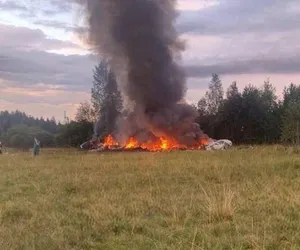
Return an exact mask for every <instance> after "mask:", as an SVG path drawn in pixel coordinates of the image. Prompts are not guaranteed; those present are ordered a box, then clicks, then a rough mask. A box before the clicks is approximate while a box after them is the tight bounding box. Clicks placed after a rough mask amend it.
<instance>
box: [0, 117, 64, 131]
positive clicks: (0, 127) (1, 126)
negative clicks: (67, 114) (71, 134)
mask: <svg viewBox="0 0 300 250" xmlns="http://www.w3.org/2000/svg"><path fill="white" fill-rule="evenodd" d="M20 124H24V125H27V126H30V127H40V128H41V129H43V130H45V131H47V132H49V133H51V134H54V133H56V132H57V129H58V124H57V122H56V121H55V118H54V117H52V118H51V120H49V119H46V120H45V119H43V118H40V119H39V118H34V117H31V116H28V115H26V114H25V113H23V112H20V111H15V112H8V111H0V136H1V134H4V133H5V132H7V130H8V129H9V128H11V127H13V126H16V125H20Z"/></svg>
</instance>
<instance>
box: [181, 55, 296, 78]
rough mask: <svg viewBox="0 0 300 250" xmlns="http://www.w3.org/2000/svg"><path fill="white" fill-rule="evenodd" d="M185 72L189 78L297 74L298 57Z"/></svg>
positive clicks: (188, 69)
mask: <svg viewBox="0 0 300 250" xmlns="http://www.w3.org/2000/svg"><path fill="white" fill-rule="evenodd" d="M186 72H187V74H188V75H189V76H190V77H201V78H202V77H208V76H211V74H212V73H216V74H220V75H238V74H245V73H248V74H252V73H264V74H285V73H288V74H299V73H300V59H299V57H293V58H282V59H280V60H279V59H253V60H244V61H239V60H237V61H234V62H228V63H221V64H215V65H199V66H197V65H189V66H186Z"/></svg>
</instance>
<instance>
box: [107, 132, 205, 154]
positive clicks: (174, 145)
mask: <svg viewBox="0 0 300 250" xmlns="http://www.w3.org/2000/svg"><path fill="white" fill-rule="evenodd" d="M208 142H209V138H208V137H207V138H206V137H203V138H202V139H201V140H199V142H198V143H196V144H195V145H194V146H191V147H188V146H186V145H182V144H180V143H178V142H177V140H175V139H174V138H165V137H160V138H157V140H155V141H151V142H146V143H140V142H139V141H138V140H137V139H136V138H134V137H130V138H129V139H128V141H127V142H126V144H125V146H124V148H125V149H137V148H142V149H144V150H148V151H167V150H172V149H191V150H193V149H201V148H202V147H203V146H204V145H206V144H208ZM104 146H105V147H107V148H108V149H112V148H114V147H120V144H119V143H118V142H117V141H116V140H115V139H114V138H113V137H112V136H111V135H108V136H107V137H106V138H105V140H104Z"/></svg>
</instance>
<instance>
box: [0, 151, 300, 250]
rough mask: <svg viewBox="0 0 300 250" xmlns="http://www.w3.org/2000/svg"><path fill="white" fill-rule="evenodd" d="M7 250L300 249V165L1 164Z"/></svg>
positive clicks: (49, 157) (250, 160) (88, 157)
mask: <svg viewBox="0 0 300 250" xmlns="http://www.w3.org/2000/svg"><path fill="white" fill-rule="evenodd" d="M0 171H1V174H0V249H3V250H7V249H9V250H10V249H26V250H27V249H28V250H29V249H43V250H50V249H53V250H54V249H55V250H59V249H300V230H299V229H300V224H299V219H300V157H299V155H298V151H297V150H294V149H291V148H283V147H280V146H273V147H271V146H270V147H256V148H254V149H249V150H247V149H242V150H238V149H232V150H228V151H223V152H205V151H201V152H170V153H83V152H79V151H76V150H65V151H64V150H61V151H60V150H46V151H42V152H41V155H40V156H39V157H36V158H33V157H32V155H31V152H23V153H16V152H13V153H8V154H6V155H2V156H1V157H0Z"/></svg>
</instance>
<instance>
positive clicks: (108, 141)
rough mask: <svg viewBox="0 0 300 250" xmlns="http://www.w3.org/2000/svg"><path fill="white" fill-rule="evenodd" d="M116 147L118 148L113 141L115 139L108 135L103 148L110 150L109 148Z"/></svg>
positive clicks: (116, 143)
mask: <svg viewBox="0 0 300 250" xmlns="http://www.w3.org/2000/svg"><path fill="white" fill-rule="evenodd" d="M117 146H119V144H118V142H117V141H115V139H114V138H113V137H112V136H111V135H108V136H107V137H106V138H105V139H104V147H107V148H109V149H111V148H113V147H117Z"/></svg>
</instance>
